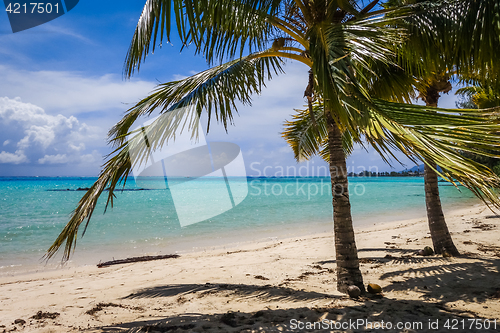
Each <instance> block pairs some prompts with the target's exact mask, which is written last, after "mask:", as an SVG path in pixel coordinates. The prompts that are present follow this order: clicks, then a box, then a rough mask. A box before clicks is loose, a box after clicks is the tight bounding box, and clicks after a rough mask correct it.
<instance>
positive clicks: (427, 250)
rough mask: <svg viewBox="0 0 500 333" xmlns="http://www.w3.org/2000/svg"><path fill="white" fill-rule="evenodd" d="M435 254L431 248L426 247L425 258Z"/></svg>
mask: <svg viewBox="0 0 500 333" xmlns="http://www.w3.org/2000/svg"><path fill="white" fill-rule="evenodd" d="M433 254H434V250H433V249H432V247H430V246H426V247H424V256H432V255H433Z"/></svg>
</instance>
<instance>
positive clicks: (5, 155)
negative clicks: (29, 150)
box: [0, 150, 29, 164]
mask: <svg viewBox="0 0 500 333" xmlns="http://www.w3.org/2000/svg"><path fill="white" fill-rule="evenodd" d="M27 162H29V160H28V158H27V157H26V155H24V151H22V150H16V152H15V153H14V154H13V153H9V152H6V151H2V152H0V163H12V164H21V163H27Z"/></svg>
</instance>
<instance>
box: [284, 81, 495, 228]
mask: <svg viewBox="0 0 500 333" xmlns="http://www.w3.org/2000/svg"><path fill="white" fill-rule="evenodd" d="M377 85H378V87H377V89H380V83H379V82H377ZM377 103H381V104H382V103H385V102H384V101H382V100H378V101H377ZM391 104H392V105H393V106H395V105H398V104H396V103H391ZM398 106H399V108H398V109H384V111H383V112H379V113H372V114H371V117H370V118H371V119H370V124H369V125H368V126H366V127H364V128H360V131H359V135H361V136H363V137H364V141H365V142H366V144H368V145H370V146H372V147H373V148H375V150H376V151H377V152H378V153H379V154H380V156H381V157H382V158H383V159H384V160H385V161H386V162H388V163H389V161H390V159H391V158H392V159H395V160H396V161H397V157H396V156H395V155H394V151H395V150H396V151H400V152H402V153H403V154H404V155H406V156H407V157H408V158H410V159H411V160H413V161H414V162H417V161H418V160H425V161H427V163H437V162H439V164H440V166H441V167H442V170H441V172H440V173H441V175H442V176H443V178H445V179H446V180H448V181H450V182H452V183H453V184H455V185H458V184H461V185H464V186H465V187H467V188H468V189H470V190H471V191H472V192H473V193H474V194H475V195H476V196H477V197H478V198H479V199H481V200H482V201H483V202H484V203H485V204H487V205H488V206H493V207H496V208H499V207H500V198H499V197H498V195H497V193H496V191H495V190H494V189H493V188H494V187H497V186H498V185H499V184H500V178H499V177H498V175H496V174H495V173H494V172H492V171H491V169H490V168H488V167H486V166H485V165H483V164H481V163H479V162H477V160H476V159H472V158H470V155H480V156H485V157H493V158H497V159H498V158H500V154H499V152H498V147H499V146H500V136H498V135H497V132H496V131H497V130H498V129H500V124H499V123H498V121H492V117H498V113H499V112H500V107H497V108H494V109H482V110H475V109H472V110H456V109H442V108H435V107H427V106H425V107H420V108H414V107H411V108H410V109H408V108H407V105H406V104H399V105H398ZM311 107H312V110H313V113H314V116H312V113H311V111H310V110H311ZM296 111H297V112H296V114H295V115H293V119H292V120H291V121H287V122H286V123H285V130H284V132H283V137H284V138H285V140H286V141H287V142H288V143H289V145H290V146H291V148H292V149H293V151H294V154H295V158H296V159H297V160H298V161H302V160H307V159H309V158H311V157H312V156H314V155H319V156H321V157H322V158H323V159H324V160H326V161H329V159H330V152H331V150H330V147H329V144H330V142H329V140H328V136H327V132H326V128H327V125H326V124H327V121H326V119H325V116H324V112H323V111H322V106H321V101H316V102H315V103H313V106H310V107H309V108H307V109H298V110H296ZM459 111H460V113H461V115H459V114H458V112H459ZM429 147H430V148H431V149H429ZM457 147H459V148H460V150H457ZM352 148H353V142H352V138H351V136H350V134H349V133H348V132H344V133H343V149H344V152H345V154H346V155H349V154H350V153H351V152H352ZM464 153H465V154H464ZM426 185H427V184H426ZM426 190H427V189H426ZM431 230H432V229H431ZM433 231H434V232H436V230H433Z"/></svg>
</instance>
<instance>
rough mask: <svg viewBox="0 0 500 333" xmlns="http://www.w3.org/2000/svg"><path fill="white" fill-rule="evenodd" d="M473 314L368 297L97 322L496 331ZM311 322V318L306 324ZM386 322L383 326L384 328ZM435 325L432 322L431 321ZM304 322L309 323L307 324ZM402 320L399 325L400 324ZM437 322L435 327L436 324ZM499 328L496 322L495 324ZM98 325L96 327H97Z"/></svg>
mask: <svg viewBox="0 0 500 333" xmlns="http://www.w3.org/2000/svg"><path fill="white" fill-rule="evenodd" d="M469 318H470V317H467V316H463V315H460V314H456V313H451V312H446V311H443V309H442V308H440V307H439V305H438V304H429V303H425V302H423V301H416V300H394V299H387V298H383V297H381V298H374V299H368V298H365V299H363V300H362V301H359V302H357V303H356V304H355V305H354V306H344V307H337V306H335V304H332V305H327V306H324V307H316V308H306V307H296V308H286V309H276V310H274V309H262V310H259V311H254V312H240V311H237V312H225V313H215V314H196V313H189V314H182V315H176V316H169V317H165V318H163V319H160V320H149V321H130V322H126V323H121V324H118V325H111V326H105V327H99V328H97V330H98V331H99V332H110V333H117V332H128V333H139V332H330V331H333V332H380V331H384V332H430V331H432V332H438V333H439V332H447V333H449V332H450V328H449V327H446V326H445V324H446V323H448V324H450V325H451V324H453V323H459V325H461V324H462V323H464V324H465V325H467V327H465V329H462V328H461V327H460V326H458V328H457V329H454V330H453V331H454V332H496V331H497V330H493V326H491V328H490V329H489V330H485V329H484V328H482V329H474V328H472V329H471V328H470V327H469V326H468V325H469V321H468V319H469ZM308 323H309V324H308ZM382 323H384V324H383V325H385V326H383V327H385V329H381V326H380V325H382ZM431 324H432V325H437V326H433V327H432V326H430V325H431ZM306 325H310V326H309V329H308V328H307V326H306ZM398 325H400V326H398ZM436 328H437V329H436ZM497 328H498V325H497ZM95 330H96V329H93V330H92V331H93V332H95Z"/></svg>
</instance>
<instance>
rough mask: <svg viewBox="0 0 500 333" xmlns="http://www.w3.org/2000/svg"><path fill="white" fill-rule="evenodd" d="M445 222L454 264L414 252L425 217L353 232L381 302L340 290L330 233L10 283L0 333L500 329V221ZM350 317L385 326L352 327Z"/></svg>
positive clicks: (474, 214)
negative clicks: (456, 253) (454, 254)
mask: <svg viewBox="0 0 500 333" xmlns="http://www.w3.org/2000/svg"><path fill="white" fill-rule="evenodd" d="M446 218H447V223H448V226H449V229H450V231H451V233H452V236H453V239H454V241H455V244H456V245H457V247H458V249H459V250H460V251H461V253H462V255H461V256H460V257H457V258H443V257H442V256H428V257H422V256H418V255H416V254H415V252H416V251H418V250H420V249H422V248H423V247H424V246H428V245H429V246H431V245H432V242H431V239H430V237H429V236H428V226H427V222H426V220H425V219H416V220H406V221H398V222H389V223H385V224H377V225H374V226H371V227H365V228H358V229H357V230H356V235H357V236H356V240H357V246H358V250H359V256H360V258H361V271H362V273H363V276H364V281H365V284H368V283H376V284H379V285H380V286H381V287H382V288H383V293H382V295H371V294H367V295H366V296H362V297H360V298H359V299H350V298H349V297H348V296H347V295H343V294H341V293H339V292H337V291H336V281H335V278H336V274H335V253H334V244H333V237H332V235H331V234H330V233H328V234H319V235H312V236H307V237H303V238H292V239H286V240H277V241H273V242H268V243H265V244H264V243H258V244H245V245H241V246H239V247H238V248H231V249H218V250H210V251H204V252H198V253H188V254H184V255H181V256H180V257H179V258H176V259H165V260H157V261H148V262H139V263H129V264H123V265H114V266H110V267H106V268H97V267H90V266H86V267H76V268H68V267H66V268H61V269H59V270H56V271H50V272H41V273H35V274H28V275H16V276H5V277H2V278H0V332H2V331H3V332H12V331H16V332H47V333H48V332H77V331H84V332H127V331H132V332H133V331H137V332H138V331H141V332H184V331H187V332H278V331H291V332H301V331H314V330H320V329H323V328H327V329H325V330H321V331H322V332H328V331H338V332H344V331H346V332H357V331H363V332H369V331H373V332H375V331H377V332H380V331H383V332H427V331H432V332H451V331H455V332H456V331H457V330H452V329H451V328H452V326H451V325H453V324H454V323H455V324H457V325H458V326H456V327H457V328H459V330H458V331H464V332H465V331H467V332H474V331H476V330H474V328H470V327H469V325H470V324H471V322H472V323H473V324H474V325H478V323H480V324H481V325H486V324H488V325H489V327H490V328H489V330H485V327H486V326H482V328H481V330H477V331H478V332H479V331H480V332H494V331H500V278H499V276H500V275H499V268H500V245H499V244H498V241H499V239H500V218H499V217H498V216H496V215H495V214H494V213H492V212H491V211H490V210H489V209H488V208H486V207H485V206H484V205H475V206H472V207H467V208H462V209H459V210H454V211H452V212H447V214H446ZM77 251H78V249H77ZM471 319H475V320H474V321H472V320H471ZM495 320H496V323H495ZM349 321H351V322H352V321H358V323H361V322H362V321H364V325H365V326H366V324H367V323H366V321H368V322H370V323H371V325H374V324H375V325H376V324H377V323H378V324H379V325H380V323H381V322H383V323H384V324H385V325H386V326H385V329H373V330H370V329H367V330H364V329H361V328H362V327H361V326H358V327H356V329H353V326H347V325H348V324H349ZM315 322H316V323H317V324H316V326H307V325H314V323H315ZM389 323H390V325H391V328H390V329H389V328H388V326H387V325H388V324H389ZM398 323H399V324H401V323H402V324H403V325H406V328H404V326H401V325H400V326H399V328H396V327H395V326H396V325H398ZM418 323H421V325H422V329H421V328H420V327H419V326H418ZM446 323H448V324H449V327H445V326H446ZM320 324H322V325H323V326H321V327H320V326H319V325H320ZM327 324H328V325H329V326H328V327H326V325H327ZM368 324H369V323H368ZM435 324H437V325H438V326H435ZM494 324H495V325H496V330H494V329H493V328H494V326H493V325H494ZM335 325H337V326H335ZM341 325H344V326H341ZM410 325H411V326H412V327H410ZM430 325H434V326H432V329H431V327H430ZM463 325H466V326H467V327H466V328H464V327H465V326H464V327H462V326H463ZM307 327H310V328H311V329H310V330H307ZM314 327H315V328H316V329H314ZM401 327H403V328H401ZM476 327H477V326H476ZM434 328H437V329H434Z"/></svg>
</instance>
